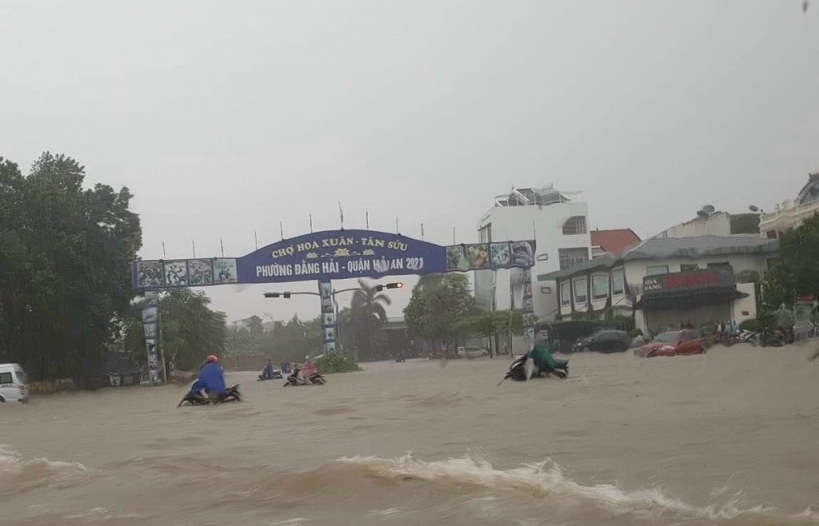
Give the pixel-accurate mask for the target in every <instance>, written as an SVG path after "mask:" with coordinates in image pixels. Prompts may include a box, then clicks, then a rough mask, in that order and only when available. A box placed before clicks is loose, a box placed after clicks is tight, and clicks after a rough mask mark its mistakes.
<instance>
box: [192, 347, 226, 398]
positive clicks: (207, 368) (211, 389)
mask: <svg viewBox="0 0 819 526" xmlns="http://www.w3.org/2000/svg"><path fill="white" fill-rule="evenodd" d="M202 391H205V394H206V395H207V396H216V397H218V398H224V396H225V394H226V392H227V388H226V387H225V373H224V372H223V371H222V366H221V365H219V359H218V358H217V357H216V356H215V355H213V354H211V355H209V356H208V358H207V360H205V364H204V365H203V366H202V368H201V369H199V378H197V379H196V381H195V382H193V385H192V386H191V391H190V394H192V395H196V396H202Z"/></svg>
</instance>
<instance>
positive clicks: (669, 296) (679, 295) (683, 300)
mask: <svg viewBox="0 0 819 526" xmlns="http://www.w3.org/2000/svg"><path fill="white" fill-rule="evenodd" d="M747 296H748V294H745V293H744V292H739V291H738V290H737V289H736V286H731V287H720V288H711V289H694V290H676V291H668V292H665V293H654V294H650V295H644V296H643V297H642V298H641V299H640V301H638V302H637V304H636V305H635V306H634V307H635V308H636V309H642V310H651V309H676V308H693V307H699V306H701V305H714V304H719V303H728V302H731V301H734V300H736V299H739V298H745V297H747Z"/></svg>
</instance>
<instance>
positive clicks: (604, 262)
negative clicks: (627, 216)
mask: <svg viewBox="0 0 819 526" xmlns="http://www.w3.org/2000/svg"><path fill="white" fill-rule="evenodd" d="M778 248H779V241H777V240H776V239H766V238H761V237H736V236H699V237H683V238H666V239H658V238H653V239H647V240H645V241H642V242H641V243H639V244H637V245H635V246H632V247H630V248H628V249H626V250H625V251H624V252H623V255H622V256H620V257H614V256H612V255H610V254H607V255H606V256H603V257H600V258H597V259H592V260H590V261H586V262H584V263H581V264H579V265H577V266H575V267H572V268H570V269H566V270H559V271H556V272H550V273H548V274H541V275H539V276H538V277H537V279H538V281H553V280H558V279H564V278H567V277H570V276H573V275H575V274H578V273H580V272H588V271H589V270H595V269H598V268H600V269H602V268H611V267H613V266H615V265H617V264H619V263H621V262H623V261H634V260H639V259H686V258H698V257H710V256H739V255H763V256H767V255H773V254H775V253H776V251H777V249H778Z"/></svg>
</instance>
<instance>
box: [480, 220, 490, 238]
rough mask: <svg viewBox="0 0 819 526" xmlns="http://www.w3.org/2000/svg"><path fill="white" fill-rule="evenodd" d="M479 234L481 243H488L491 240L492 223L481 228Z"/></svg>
mask: <svg viewBox="0 0 819 526" xmlns="http://www.w3.org/2000/svg"><path fill="white" fill-rule="evenodd" d="M479 234H480V242H481V243H489V242H490V241H492V223H489V224H488V225H486V226H485V227H483V228H481V229H480V232H479Z"/></svg>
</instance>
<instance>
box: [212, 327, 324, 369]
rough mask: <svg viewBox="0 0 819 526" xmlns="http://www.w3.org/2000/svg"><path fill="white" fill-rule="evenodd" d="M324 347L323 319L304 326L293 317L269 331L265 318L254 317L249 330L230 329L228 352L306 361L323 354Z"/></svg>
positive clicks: (234, 354)
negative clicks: (311, 356)
mask: <svg viewBox="0 0 819 526" xmlns="http://www.w3.org/2000/svg"><path fill="white" fill-rule="evenodd" d="M323 343H324V337H323V335H322V333H321V318H316V319H313V320H309V321H306V322H303V321H301V320H300V319H299V318H298V316H293V318H292V319H291V320H290V321H288V322H283V321H275V322H274V323H273V328H272V329H270V330H267V331H265V329H264V326H263V324H262V320H261V318H259V317H258V316H253V317H251V320H250V324H249V327H247V328H236V327H233V328H230V329H228V331H227V341H226V351H227V353H228V355H232V356H265V357H267V358H271V359H272V360H274V361H280V360H284V359H287V360H291V361H303V360H304V357H305V356H308V355H315V354H318V353H320V352H321V349H322V345H323Z"/></svg>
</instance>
